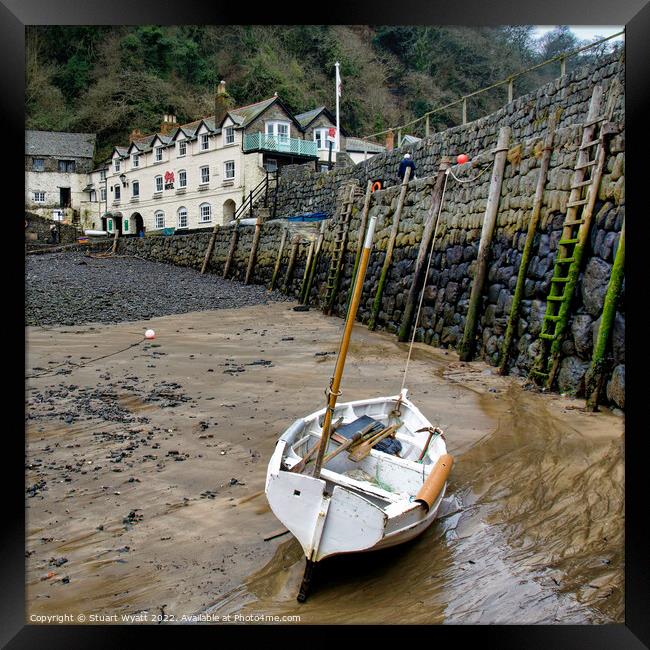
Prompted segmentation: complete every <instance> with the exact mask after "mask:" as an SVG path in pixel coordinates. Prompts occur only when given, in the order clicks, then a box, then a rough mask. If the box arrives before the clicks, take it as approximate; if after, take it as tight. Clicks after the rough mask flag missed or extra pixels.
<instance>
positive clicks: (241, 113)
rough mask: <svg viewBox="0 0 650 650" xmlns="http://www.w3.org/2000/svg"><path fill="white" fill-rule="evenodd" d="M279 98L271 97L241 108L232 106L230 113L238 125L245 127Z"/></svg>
mask: <svg viewBox="0 0 650 650" xmlns="http://www.w3.org/2000/svg"><path fill="white" fill-rule="evenodd" d="M277 99H278V98H277V97H271V98H270V99H264V100H262V101H261V102H256V103H255V104H249V105H248V106H242V107H241V108H232V109H231V110H229V111H228V115H230V118H231V119H232V121H233V122H234V123H235V124H237V126H242V127H245V126H248V124H250V123H251V122H252V121H253V120H254V119H255V118H256V117H257V116H258V115H260V113H262V112H263V111H265V110H266V109H267V108H268V107H269V106H270V105H271V104H272V103H273V102H275V101H276V100H277Z"/></svg>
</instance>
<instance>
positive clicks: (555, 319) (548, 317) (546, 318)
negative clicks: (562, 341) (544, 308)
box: [544, 315, 560, 321]
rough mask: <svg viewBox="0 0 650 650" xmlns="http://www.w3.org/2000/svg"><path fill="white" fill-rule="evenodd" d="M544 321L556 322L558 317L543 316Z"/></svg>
mask: <svg viewBox="0 0 650 650" xmlns="http://www.w3.org/2000/svg"><path fill="white" fill-rule="evenodd" d="M544 320H552V321H558V320H560V317H559V316H553V315H544Z"/></svg>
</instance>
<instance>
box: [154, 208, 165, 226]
mask: <svg viewBox="0 0 650 650" xmlns="http://www.w3.org/2000/svg"><path fill="white" fill-rule="evenodd" d="M153 218H154V222H155V224H156V228H158V229H161V228H164V227H165V213H164V212H163V211H162V210H158V212H156V213H155V214H154V215H153Z"/></svg>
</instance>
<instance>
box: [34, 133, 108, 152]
mask: <svg viewBox="0 0 650 650" xmlns="http://www.w3.org/2000/svg"><path fill="white" fill-rule="evenodd" d="M96 138H97V136H96V134H94V133H62V132H60V131H27V130H26V131H25V155H28V156H55V157H59V158H92V157H93V153H94V151H95V140H96Z"/></svg>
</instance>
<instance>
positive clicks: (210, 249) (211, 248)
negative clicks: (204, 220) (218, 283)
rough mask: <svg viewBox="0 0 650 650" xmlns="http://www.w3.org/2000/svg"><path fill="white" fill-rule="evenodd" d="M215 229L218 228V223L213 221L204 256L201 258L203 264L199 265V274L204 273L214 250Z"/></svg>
mask: <svg viewBox="0 0 650 650" xmlns="http://www.w3.org/2000/svg"><path fill="white" fill-rule="evenodd" d="M217 230H219V224H218V223H215V224H214V228H213V229H212V235H211V237H210V241H209V242H208V248H207V250H206V251H205V257H204V258H203V266H202V267H201V275H203V274H204V273H205V270H206V269H207V268H208V262H209V261H210V258H211V257H212V252H213V251H214V243H215V242H216V241H217Z"/></svg>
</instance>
